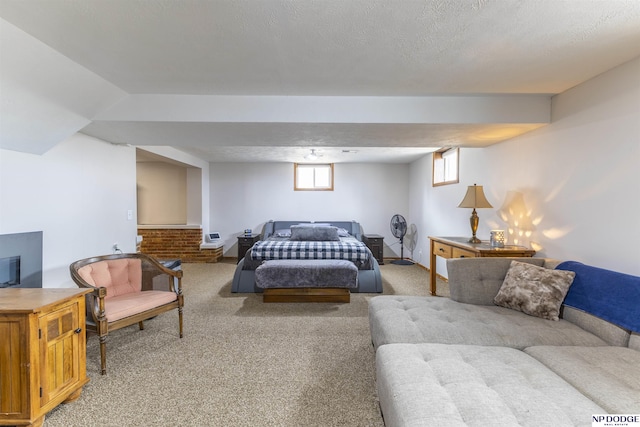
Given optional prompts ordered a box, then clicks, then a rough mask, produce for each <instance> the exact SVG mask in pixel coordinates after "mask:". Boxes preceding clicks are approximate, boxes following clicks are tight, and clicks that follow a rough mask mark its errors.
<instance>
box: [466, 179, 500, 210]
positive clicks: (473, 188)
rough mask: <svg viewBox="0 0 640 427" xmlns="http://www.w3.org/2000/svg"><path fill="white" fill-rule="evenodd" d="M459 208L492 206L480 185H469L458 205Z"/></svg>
mask: <svg viewBox="0 0 640 427" xmlns="http://www.w3.org/2000/svg"><path fill="white" fill-rule="evenodd" d="M458 207H459V208H474V209H475V208H492V207H493V206H491V203H489V201H488V200H487V198H486V197H485V196H484V191H483V190H482V185H475V184H473V185H470V186H469V187H467V194H465V195H464V199H462V201H461V202H460V204H459V205H458Z"/></svg>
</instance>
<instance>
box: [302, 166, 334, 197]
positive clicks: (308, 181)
mask: <svg viewBox="0 0 640 427" xmlns="http://www.w3.org/2000/svg"><path fill="white" fill-rule="evenodd" d="M293 189H294V190H295V191H333V163H323V164H307V163H305V164H300V163H294V164H293Z"/></svg>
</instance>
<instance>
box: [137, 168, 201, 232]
mask: <svg viewBox="0 0 640 427" xmlns="http://www.w3.org/2000/svg"><path fill="white" fill-rule="evenodd" d="M136 172H137V173H136V176H137V190H138V224H154V225H157V224H161V225H165V224H182V225H184V224H187V168H185V167H184V166H178V165H175V164H171V163H167V162H139V163H137V171H136ZM199 224H200V222H198V225H199Z"/></svg>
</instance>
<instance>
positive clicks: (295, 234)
mask: <svg viewBox="0 0 640 427" xmlns="http://www.w3.org/2000/svg"><path fill="white" fill-rule="evenodd" d="M291 240H296V241H312V242H314V241H319V242H333V241H340V237H339V236H338V228H337V227H309V226H305V225H292V226H291Z"/></svg>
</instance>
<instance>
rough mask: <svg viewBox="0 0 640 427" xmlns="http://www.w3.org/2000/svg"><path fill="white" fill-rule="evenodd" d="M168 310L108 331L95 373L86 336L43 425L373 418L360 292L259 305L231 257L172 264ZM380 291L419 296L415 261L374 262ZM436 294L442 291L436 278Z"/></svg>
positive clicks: (93, 348)
mask: <svg viewBox="0 0 640 427" xmlns="http://www.w3.org/2000/svg"><path fill="white" fill-rule="evenodd" d="M183 270H184V278H183V292H184V294H185V309H184V338H182V339H180V338H179V337H178V316H177V311H176V312H169V313H164V314H162V315H159V316H157V317H156V318H154V319H151V320H149V321H147V322H145V329H144V330H143V331H139V330H138V329H137V326H132V327H128V328H124V329H121V330H118V331H114V332H112V333H111V334H109V337H108V340H107V375H100V356H99V346H98V339H97V337H96V336H95V335H89V339H88V343H87V374H88V376H89V377H90V382H89V383H88V384H87V385H86V386H85V388H84V390H83V392H82V395H81V396H80V398H79V399H78V400H76V401H75V402H72V403H70V404H63V405H59V406H58V407H57V408H55V409H54V410H53V411H51V412H50V413H49V414H48V415H47V417H46V419H45V423H44V425H45V427H58V426H60V427H72V426H105V427H110V426H113V427H116V426H118V427H122V426H190V427H194V426H257V427H260V426H291V427H293V426H295V427H299V426H323V427H326V426H383V425H384V423H383V420H382V416H381V414H380V409H379V406H378V402H377V397H376V389H375V364H374V363H375V354H374V351H373V347H372V345H371V336H370V333H369V321H368V311H367V309H368V301H369V299H371V298H372V297H374V296H376V295H378V294H352V295H351V302H350V303H348V304H332V303H286V304H285V303H272V304H264V303H263V302H262V295H260V294H233V293H231V279H232V277H233V272H234V270H235V263H232V262H229V261H226V260H225V261H223V262H220V263H216V264H183ZM381 271H382V277H383V288H384V294H386V295H389V294H402V295H427V294H428V280H429V279H428V272H427V271H426V270H424V269H423V268H421V267H419V266H417V265H413V266H401V265H394V264H390V263H387V264H385V265H383V266H381ZM438 295H443V296H447V295H448V289H447V287H446V283H444V282H439V283H438Z"/></svg>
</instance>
